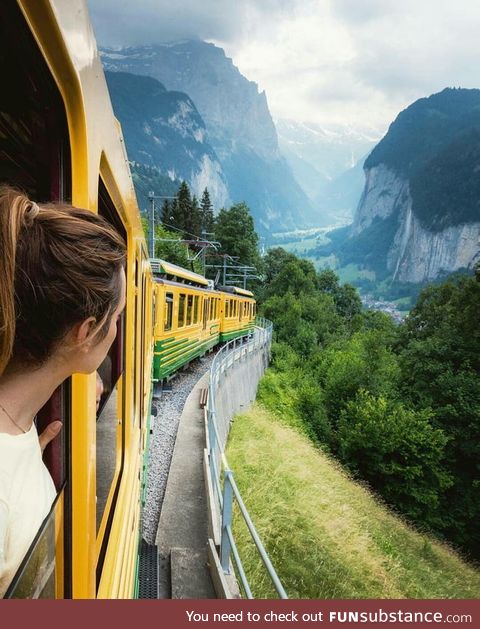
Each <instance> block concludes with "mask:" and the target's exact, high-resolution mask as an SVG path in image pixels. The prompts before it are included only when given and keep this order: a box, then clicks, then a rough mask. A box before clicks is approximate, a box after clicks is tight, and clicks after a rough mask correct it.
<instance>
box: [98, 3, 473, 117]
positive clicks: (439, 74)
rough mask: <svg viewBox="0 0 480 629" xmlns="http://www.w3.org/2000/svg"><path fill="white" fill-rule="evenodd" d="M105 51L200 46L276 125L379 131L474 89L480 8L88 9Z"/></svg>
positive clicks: (106, 5)
mask: <svg viewBox="0 0 480 629" xmlns="http://www.w3.org/2000/svg"><path fill="white" fill-rule="evenodd" d="M89 6H90V9H91V13H92V18H93V23H94V27H95V30H96V33H97V38H98V40H99V41H100V43H101V44H104V45H128V44H142V43H144V44H149V43H155V42H159V41H173V40H176V39H185V38H200V39H206V40H208V41H213V42H214V43H217V44H218V45H220V46H222V47H223V48H224V49H225V51H226V53H227V55H228V56H230V57H232V58H233V61H234V63H235V65H237V66H238V67H239V69H240V71H241V72H242V73H243V74H244V75H245V76H246V77H247V78H249V79H250V80H252V81H255V82H256V83H258V85H259V87H260V89H262V90H263V89H265V90H266V92H267V97H268V101H269V105H270V108H271V110H272V113H273V114H274V116H275V117H276V118H281V117H284V118H290V119H294V120H305V121H311V122H317V123H320V124H322V123H323V124H342V123H344V124H350V125H352V124H353V125H368V124H371V125H374V126H379V127H381V128H382V129H386V127H387V126H388V124H389V123H390V122H391V121H392V119H393V118H395V117H396V115H397V114H398V112H399V111H400V110H401V109H404V108H405V107H406V106H408V105H409V104H410V103H411V102H413V101H414V100H416V99H417V98H420V97H422V96H427V95H429V94H431V93H433V92H436V91H440V90H441V89H443V88H444V87H446V86H462V87H480V85H479V79H478V71H477V67H476V66H477V63H476V62H477V60H478V58H479V57H480V38H479V37H478V27H479V25H480V3H479V2H478V0H457V2H455V3H454V2H451V0H421V2H419V1H418V0H402V1H401V2H399V0H288V1H287V0H241V1H240V0H202V2H200V1H199V0H175V2H171V0H168V1H167V0H137V2H136V3H135V4H134V3H132V2H131V0H128V1H127V0H89Z"/></svg>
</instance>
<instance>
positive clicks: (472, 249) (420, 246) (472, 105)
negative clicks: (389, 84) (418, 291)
mask: <svg viewBox="0 0 480 629" xmlns="http://www.w3.org/2000/svg"><path fill="white" fill-rule="evenodd" d="M364 168H365V176H366V181H365V187H364V191H363V194H362V197H361V199H360V203H359V205H358V208H357V211H356V214H355V219H354V222H353V225H352V228H351V230H350V236H349V239H348V240H347V241H346V243H345V246H346V250H347V252H348V254H349V255H350V256H351V258H352V259H354V258H355V255H356V253H355V252H356V250H357V251H360V250H361V251H362V255H363V256H364V259H363V260H362V259H361V255H357V259H356V260H355V261H357V262H365V263H366V264H367V266H368V258H369V256H370V257H371V258H375V252H376V251H379V252H381V253H380V255H379V256H377V257H376V258H375V262H376V264H377V269H376V270H380V271H382V267H383V269H384V270H385V269H386V270H387V271H388V272H389V273H390V274H391V275H392V276H393V278H394V279H395V280H399V281H403V282H422V281H425V280H432V279H435V278H436V277H438V276H439V275H440V274H441V273H443V272H445V273H451V272H453V271H456V270H458V269H462V268H472V267H473V266H474V265H475V264H476V263H477V262H478V261H480V176H479V174H480V90H460V89H459V90H451V89H447V90H444V91H443V92H441V93H439V94H434V95H433V96H431V97H429V98H426V99H421V100H419V101H416V102H415V103H414V104H413V105H411V106H410V107H408V108H407V109H406V110H405V111H403V112H401V114H400V115H399V116H398V118H397V119H396V120H395V122H394V123H393V124H392V125H391V126H390V129H389V131H388V133H387V135H386V136H385V137H384V138H383V140H382V141H381V142H380V143H379V144H378V145H377V146H376V147H375V149H374V150H373V151H372V153H371V154H370V156H369V157H368V159H367V160H366V162H365V167H364ZM370 252H373V253H370Z"/></svg>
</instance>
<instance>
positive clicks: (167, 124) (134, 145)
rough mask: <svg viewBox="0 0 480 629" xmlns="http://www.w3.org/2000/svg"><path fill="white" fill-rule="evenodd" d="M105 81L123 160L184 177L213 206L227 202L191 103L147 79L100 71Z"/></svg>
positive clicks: (222, 179) (218, 167) (217, 164)
mask: <svg viewBox="0 0 480 629" xmlns="http://www.w3.org/2000/svg"><path fill="white" fill-rule="evenodd" d="M105 77H106V79H107V85H108V89H109V91H110V97H111V99H112V104H113V109H114V112H115V115H116V117H117V118H118V119H119V121H120V123H121V125H122V130H123V135H124V138H125V143H126V145H127V150H128V156H129V159H130V160H133V161H135V162H138V163H140V164H145V165H146V166H150V167H154V168H157V169H158V170H159V171H160V172H161V173H162V174H163V175H166V176H168V178H169V179H171V180H172V181H174V180H182V179H185V180H186V181H188V182H189V183H190V186H191V187H192V190H193V192H194V193H195V194H196V195H197V196H198V197H200V196H201V194H202V192H203V190H204V189H205V187H207V186H208V189H209V192H210V197H211V199H212V202H213V203H215V205H216V206H217V207H219V206H222V205H224V204H225V203H228V201H229V195H228V190H227V185H226V179H225V175H224V173H223V171H222V167H221V165H220V162H219V161H218V157H217V155H216V153H215V151H214V149H213V148H212V146H211V145H210V144H209V142H208V139H207V132H206V128H205V123H204V121H203V120H202V117H201V116H200V114H199V113H198V111H197V108H196V107H195V105H194V104H193V102H192V100H191V99H190V98H189V97H188V96H187V95H186V94H184V93H182V92H174V91H168V90H167V89H166V88H165V87H164V85H162V84H161V83H160V82H159V81H157V80H156V79H153V78H151V77H147V76H138V75H134V74H130V73H128V72H105ZM145 176H146V173H144V178H145ZM139 201H140V199H139ZM142 201H143V198H142ZM142 209H143V208H142Z"/></svg>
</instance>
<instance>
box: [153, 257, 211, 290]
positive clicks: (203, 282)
mask: <svg viewBox="0 0 480 629" xmlns="http://www.w3.org/2000/svg"><path fill="white" fill-rule="evenodd" d="M150 265H151V267H152V273H153V275H154V276H155V277H157V276H159V275H161V276H162V278H163V277H165V278H166V279H169V280H175V279H176V280H177V281H178V280H186V281H187V282H189V283H191V284H192V285H196V286H208V285H209V283H208V280H207V279H206V278H204V277H203V275H199V274H198V273H194V272H193V271H189V270H188V269H184V268H183V267H181V266H178V265H176V264H172V263H171V262H166V261H165V260H161V259H160V258H152V259H151V260H150Z"/></svg>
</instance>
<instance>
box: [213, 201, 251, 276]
mask: <svg viewBox="0 0 480 629" xmlns="http://www.w3.org/2000/svg"><path fill="white" fill-rule="evenodd" d="M214 229H215V238H216V239H217V240H219V241H220V243H221V249H220V251H221V253H228V254H229V255H231V256H234V257H238V258H239V260H238V263H239V264H246V265H251V266H256V267H258V266H259V264H260V254H259V252H258V235H257V232H256V231H255V226H254V223H253V218H252V216H251V214H250V210H249V208H248V206H247V205H246V204H245V203H236V204H235V205H232V207H231V208H230V209H229V210H226V209H225V208H222V209H221V210H220V212H219V213H218V216H217V217H216V219H215V227H214Z"/></svg>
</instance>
